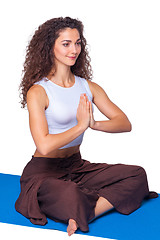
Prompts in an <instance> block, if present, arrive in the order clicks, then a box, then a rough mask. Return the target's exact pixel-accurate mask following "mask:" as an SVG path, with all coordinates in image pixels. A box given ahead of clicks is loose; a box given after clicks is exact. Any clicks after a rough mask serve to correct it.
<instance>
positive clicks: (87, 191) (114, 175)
mask: <svg viewBox="0 0 160 240" xmlns="http://www.w3.org/2000/svg"><path fill="white" fill-rule="evenodd" d="M100 196H102V197H104V198H106V199H107V200H108V201H109V202H110V203H111V204H112V205H113V206H114V208H115V209H116V210H117V211H118V212H120V213H122V214H130V213H132V212H133V211H135V210H136V209H137V208H139V207H140V205H141V203H142V201H143V199H144V198H145V197H147V196H149V189H148V182H147V176H146V172H145V170H144V169H143V168H142V167H140V166H134V165H124V164H106V163H90V162H89V161H87V160H84V159H82V158H81V154H80V152H78V153H76V154H73V155H72V156H70V157H68V158H37V157H32V160H31V161H30V162H29V163H28V164H27V166H26V167H25V169H24V171H23V174H22V177H21V194H20V196H19V198H18V200H17V202H16V205H15V206H16V210H17V211H19V212H20V213H22V214H23V215H24V216H26V217H28V218H30V221H31V222H32V223H34V224H40V225H44V224H46V223H47V219H46V217H48V218H51V219H53V220H55V221H60V222H65V223H67V222H68V220H69V219H70V218H72V219H74V220H76V222H77V224H78V226H79V228H80V229H81V230H82V231H88V230H89V228H88V223H89V221H90V220H92V219H93V218H94V217H95V211H94V209H95V206H96V202H97V200H98V198H99V197H100Z"/></svg>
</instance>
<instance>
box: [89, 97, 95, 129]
mask: <svg viewBox="0 0 160 240" xmlns="http://www.w3.org/2000/svg"><path fill="white" fill-rule="evenodd" d="M89 112H90V124H89V127H90V128H92V129H94V128H95V124H96V121H95V120H94V116H93V110H92V103H91V102H89Z"/></svg>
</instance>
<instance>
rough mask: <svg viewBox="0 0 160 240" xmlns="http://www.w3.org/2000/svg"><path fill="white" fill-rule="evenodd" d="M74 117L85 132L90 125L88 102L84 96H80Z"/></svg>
mask: <svg viewBox="0 0 160 240" xmlns="http://www.w3.org/2000/svg"><path fill="white" fill-rule="evenodd" d="M76 117H77V121H78V124H79V125H80V126H82V128H83V129H84V130H86V129H87V128H88V127H89V124H90V110H89V101H88V98H87V96H86V94H81V96H80V101H79V105H78V108H77V115H76Z"/></svg>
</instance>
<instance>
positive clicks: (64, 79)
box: [47, 64, 74, 85]
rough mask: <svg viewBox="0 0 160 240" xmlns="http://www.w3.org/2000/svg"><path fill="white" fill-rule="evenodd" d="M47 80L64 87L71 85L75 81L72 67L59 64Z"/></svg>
mask: <svg viewBox="0 0 160 240" xmlns="http://www.w3.org/2000/svg"><path fill="white" fill-rule="evenodd" d="M47 78H48V79H49V80H51V81H53V82H55V83H59V84H62V85H66V84H70V83H71V82H73V81H74V75H73V73H72V72H71V68H70V66H66V65H63V64H57V66H56V71H54V70H51V72H50V73H49V74H48V76H47Z"/></svg>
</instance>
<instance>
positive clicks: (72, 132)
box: [37, 124, 85, 155]
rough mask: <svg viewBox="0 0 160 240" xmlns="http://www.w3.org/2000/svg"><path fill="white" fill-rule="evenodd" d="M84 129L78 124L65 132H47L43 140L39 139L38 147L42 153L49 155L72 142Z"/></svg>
mask: <svg viewBox="0 0 160 240" xmlns="http://www.w3.org/2000/svg"><path fill="white" fill-rule="evenodd" d="M84 131H85V129H84V128H82V127H81V126H80V125H78V124H77V125H76V126H74V127H72V128H70V129H69V130H67V131H65V132H62V133H58V134H47V135H46V136H45V137H43V138H42V139H41V141H39V146H38V147H37V149H38V151H39V152H40V153H41V154H43V155H47V154H48V153H50V152H51V151H54V150H56V149H58V148H61V147H63V146H65V145H66V144H68V143H70V142H72V141H73V140H74V139H76V138H77V137H78V136H80V135H81V134H82V133H83V132H84Z"/></svg>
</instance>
